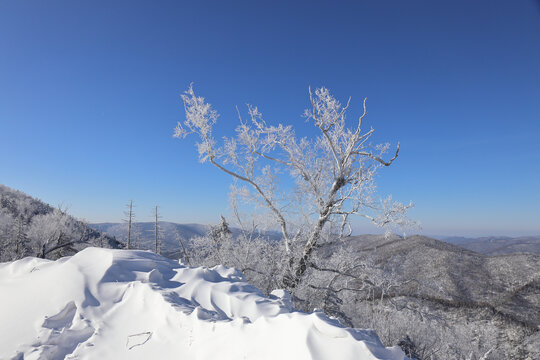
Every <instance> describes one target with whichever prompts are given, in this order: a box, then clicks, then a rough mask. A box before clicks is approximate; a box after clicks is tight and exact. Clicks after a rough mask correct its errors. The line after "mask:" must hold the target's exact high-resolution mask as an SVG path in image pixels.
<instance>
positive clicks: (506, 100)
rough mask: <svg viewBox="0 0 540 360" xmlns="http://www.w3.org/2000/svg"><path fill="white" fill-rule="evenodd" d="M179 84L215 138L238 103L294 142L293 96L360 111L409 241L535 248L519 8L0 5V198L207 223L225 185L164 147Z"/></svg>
mask: <svg viewBox="0 0 540 360" xmlns="http://www.w3.org/2000/svg"><path fill="white" fill-rule="evenodd" d="M191 82H194V83H195V87H196V90H197V91H198V93H199V94H201V95H203V96H205V97H206V98H207V99H208V101H209V102H211V103H212V104H213V105H214V107H215V108H216V109H217V110H218V111H219V112H220V113H221V114H222V116H221V118H220V123H219V124H218V126H217V129H216V133H217V135H227V134H230V133H231V131H232V129H234V127H235V126H236V122H237V121H236V119H237V118H236V115H235V106H236V105H238V106H243V104H245V103H250V104H254V105H258V106H259V108H260V110H261V111H262V113H263V115H264V116H265V118H266V119H267V120H268V121H269V122H273V123H280V122H281V123H288V124H293V125H296V126H298V127H300V128H301V129H303V128H305V126H306V124H305V123H304V119H302V118H301V117H300V115H301V113H302V111H303V109H304V108H306V107H307V106H308V97H307V89H308V86H309V85H311V86H312V87H317V86H323V85H324V86H326V87H328V88H329V89H330V90H331V91H332V92H333V93H334V95H336V96H337V97H338V98H340V99H343V100H346V98H347V97H348V96H352V102H353V107H352V109H351V117H352V118H354V117H355V116H356V115H357V114H358V113H359V111H360V103H361V100H362V99H363V97H367V98H368V111H369V115H368V118H367V120H366V121H367V122H368V124H369V126H373V127H374V128H375V130H376V138H375V140H377V141H380V142H385V141H388V142H391V143H393V144H395V143H396V142H397V141H400V142H401V153H400V157H399V159H398V160H397V161H396V162H395V164H394V165H393V166H391V167H390V168H386V169H383V171H381V172H380V178H379V182H378V184H379V189H380V192H381V194H389V193H391V194H393V196H394V198H395V199H398V200H401V201H404V202H408V201H409V200H413V201H414V202H415V204H416V208H415V209H414V210H413V211H412V212H411V216H412V217H414V218H415V219H417V220H419V221H420V222H421V223H422V228H423V230H422V231H423V232H424V233H426V234H456V235H488V234H510V235H520V234H540V181H539V177H540V147H539V140H538V139H539V138H540V121H539V120H540V5H539V3H538V2H536V1H532V0H531V1H525V0H521V1H500V0H489V1H487V0H486V1H483V0H477V1H461V0H459V1H444V2H443V1H427V0H426V1H414V0H413V1H332V2H330V1H315V2H314V1H294V2H291V1H230V2H228V1H193V2H187V1H186V2H184V1H114V2H111V1H54V0H48V1H8V0H4V1H1V2H0V164H1V167H0V183H3V184H6V185H8V186H10V187H13V188H16V189H19V190H22V191H24V192H26V193H28V194H30V195H33V196H36V197H39V198H41V199H42V200H44V201H46V202H48V203H50V204H52V205H58V204H65V205H70V212H71V213H72V214H73V215H75V216H77V217H80V218H85V219H87V220H88V221H90V222H98V221H99V222H100V221H120V219H121V218H122V216H123V215H122V212H123V211H124V205H125V203H126V202H127V201H128V200H129V199H133V201H134V203H135V205H136V212H137V215H138V216H137V218H138V220H140V221H150V220H151V212H152V207H153V206H154V205H155V204H157V205H160V207H161V211H162V215H163V218H164V220H171V221H176V222H181V223H188V222H201V223H213V222H216V221H217V220H218V217H219V214H222V213H223V214H226V213H227V211H228V210H227V191H228V187H229V184H230V179H229V178H228V177H227V176H226V175H224V174H221V173H219V172H218V171H217V170H216V169H214V168H212V167H210V166H209V165H207V164H199V163H198V160H197V155H196V150H195V148H194V146H193V142H192V141H179V140H177V139H173V138H172V132H173V128H174V127H175V125H176V122H177V121H179V120H180V121H181V120H183V118H184V114H183V106H182V103H181V99H180V97H179V94H181V93H182V92H183V91H184V90H185V89H186V88H187V87H188V86H189V83H191ZM302 131H304V130H302ZM305 131H306V132H307V134H309V131H310V130H307V129H306V130H305ZM357 226H358V229H359V231H369V232H371V231H372V230H373V229H371V228H369V227H367V226H365V225H363V223H358V225H357Z"/></svg>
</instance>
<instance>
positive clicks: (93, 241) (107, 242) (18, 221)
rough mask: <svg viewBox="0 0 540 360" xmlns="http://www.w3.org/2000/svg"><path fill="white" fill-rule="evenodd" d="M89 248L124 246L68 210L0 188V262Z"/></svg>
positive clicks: (57, 254) (57, 256)
mask: <svg viewBox="0 0 540 360" xmlns="http://www.w3.org/2000/svg"><path fill="white" fill-rule="evenodd" d="M87 246H100V247H108V248H121V247H122V244H121V243H120V242H118V241H116V239H115V238H113V237H110V236H108V235H104V234H101V233H100V232H99V231H97V230H94V229H92V228H90V227H89V226H88V225H87V224H86V223H85V222H83V221H80V220H77V219H75V218H74V217H72V216H70V215H69V214H68V213H67V212H66V209H62V208H60V207H59V208H53V207H52V206H50V205H48V204H45V203H43V202H42V201H39V200H37V199H34V198H32V197H30V196H28V195H26V194H25V193H23V192H21V191H17V190H14V189H11V188H9V187H7V186H5V185H0V262H5V261H13V260H17V259H21V258H23V257H25V256H37V257H41V258H48V259H57V258H60V257H62V256H68V255H73V254H75V253H76V252H77V251H79V250H81V249H83V248H85V247H87Z"/></svg>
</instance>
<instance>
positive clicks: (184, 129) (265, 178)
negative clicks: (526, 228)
mask: <svg viewBox="0 0 540 360" xmlns="http://www.w3.org/2000/svg"><path fill="white" fill-rule="evenodd" d="M309 95H310V96H309V99H310V105H311V106H310V108H309V109H307V110H306V111H305V113H304V116H305V118H306V119H307V120H308V121H310V122H311V123H312V124H313V125H314V126H315V128H316V129H317V131H318V136H315V137H313V138H306V137H298V136H297V135H296V134H295V131H294V129H293V127H292V126H290V125H282V124H279V125H270V124H268V123H267V122H266V121H265V120H264V119H263V116H262V114H261V113H260V112H259V110H258V109H257V108H256V107H254V106H250V105H248V107H247V113H248V116H247V119H244V118H243V117H242V116H241V115H240V113H239V118H240V119H239V121H240V123H239V125H238V127H237V128H236V136H235V137H231V138H224V140H223V143H222V144H221V145H219V144H218V142H217V141H216V139H215V138H214V134H213V126H214V124H215V123H216V121H217V119H218V117H219V115H218V113H217V112H216V111H215V110H214V109H213V108H212V106H211V105H210V104H208V103H207V102H206V101H205V99H204V98H202V97H198V96H196V95H195V92H194V90H193V87H192V86H190V87H189V89H188V90H187V91H186V92H185V94H183V95H182V99H183V102H184V107H185V113H186V120H185V121H184V122H183V123H181V122H179V123H178V125H177V127H176V129H175V134H174V136H175V137H178V138H184V137H186V136H187V135H189V134H195V135H196V136H198V138H199V140H198V142H197V148H198V152H199V159H200V161H201V162H203V163H204V162H209V163H211V164H212V165H214V166H215V167H217V168H218V169H219V170H221V171H223V172H225V173H227V174H229V175H231V176H232V177H233V178H234V179H235V181H236V182H235V184H236V185H235V186H234V187H233V192H235V193H236V194H237V195H238V196H239V197H241V198H242V199H243V200H245V201H250V202H251V203H252V204H253V206H254V210H261V211H263V212H265V216H266V218H267V219H270V220H271V221H272V222H273V223H274V224H275V225H276V226H277V227H278V228H279V229H280V230H281V234H282V237H283V256H282V263H283V268H282V271H283V274H282V278H281V284H282V286H284V287H286V288H289V289H294V288H296V287H297V286H298V285H299V283H300V282H301V280H302V279H303V278H304V276H305V275H306V271H307V270H308V268H309V267H310V266H311V264H312V261H313V259H312V257H313V252H314V249H315V248H316V247H318V246H319V245H321V244H322V243H323V242H325V241H328V240H329V239H330V240H331V239H335V238H339V237H344V236H346V235H347V234H348V232H349V230H348V229H349V228H350V225H349V224H350V220H351V216H352V215H356V216H361V217H364V218H366V219H368V220H370V221H371V222H373V223H374V224H375V225H377V226H379V227H385V228H389V227H391V226H396V225H397V226H404V225H410V221H409V220H408V219H407V217H406V212H407V210H408V209H409V208H410V207H411V206H412V204H409V205H403V204H401V203H398V202H393V201H392V199H391V197H389V198H387V199H384V200H380V199H378V198H377V197H376V196H375V187H376V186H375V175H376V173H377V170H378V169H379V168H380V167H382V166H389V165H391V164H392V163H393V162H394V160H395V159H396V158H397V157H398V153H399V143H398V145H397V148H396V150H395V152H394V154H393V155H392V156H390V158H389V159H386V160H385V158H384V157H383V156H384V154H385V153H386V152H387V151H388V150H389V144H382V145H373V144H372V143H371V142H370V138H371V136H372V134H373V132H374V130H373V129H370V130H368V131H364V129H363V127H362V125H363V120H364V118H365V116H366V114H367V112H366V101H365V100H364V103H363V109H364V111H363V113H362V114H361V116H360V117H359V118H358V120H357V121H356V122H355V123H354V124H353V125H352V126H351V127H349V126H348V124H347V121H346V115H347V110H348V108H349V101H350V99H349V101H348V102H347V104H346V105H344V106H343V105H342V104H341V103H340V102H339V101H338V100H337V99H335V98H334V97H333V96H332V95H331V94H330V92H329V91H328V90H327V89H326V88H320V89H317V90H315V92H314V93H313V92H312V91H311V89H310V91H309ZM285 175H287V176H289V177H290V178H291V179H292V180H293V182H294V186H293V187H287V186H282V187H280V181H279V180H280V178H281V177H282V176H285ZM284 183H285V184H287V183H288V182H286V181H285V182H284Z"/></svg>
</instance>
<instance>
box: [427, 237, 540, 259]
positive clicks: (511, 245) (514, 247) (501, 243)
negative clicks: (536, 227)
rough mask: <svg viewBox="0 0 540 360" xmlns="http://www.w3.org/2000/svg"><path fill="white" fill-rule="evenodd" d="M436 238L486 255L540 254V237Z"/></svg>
mask: <svg viewBox="0 0 540 360" xmlns="http://www.w3.org/2000/svg"><path fill="white" fill-rule="evenodd" d="M435 238H437V239H439V240H443V241H446V242H448V243H451V244H455V245H459V246H461V247H464V248H465V249H469V250H472V251H476V252H478V253H480V254H484V255H503V254H515V253H531V254H540V236H520V237H508V236H485V237H478V238H467V237H459V236H435Z"/></svg>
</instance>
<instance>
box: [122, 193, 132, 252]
mask: <svg viewBox="0 0 540 360" xmlns="http://www.w3.org/2000/svg"><path fill="white" fill-rule="evenodd" d="M126 208H127V210H126V211H124V215H125V216H126V218H125V220H124V221H125V222H126V223H127V227H128V234H127V249H131V248H132V246H131V226H132V222H133V218H134V217H135V213H134V211H133V200H129V203H128V204H127V205H126Z"/></svg>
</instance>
